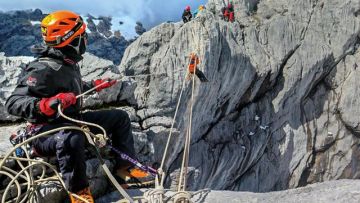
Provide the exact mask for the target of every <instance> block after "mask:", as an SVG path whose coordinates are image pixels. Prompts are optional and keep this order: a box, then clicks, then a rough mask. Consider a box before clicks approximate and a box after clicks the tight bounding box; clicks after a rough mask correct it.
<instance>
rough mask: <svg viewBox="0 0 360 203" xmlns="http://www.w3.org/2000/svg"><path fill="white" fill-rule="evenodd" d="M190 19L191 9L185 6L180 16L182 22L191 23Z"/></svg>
mask: <svg viewBox="0 0 360 203" xmlns="http://www.w3.org/2000/svg"><path fill="white" fill-rule="evenodd" d="M191 18H192V14H191V8H190V6H186V7H185V10H184V12H183V14H182V19H183V22H184V23H187V22H189V21H191Z"/></svg>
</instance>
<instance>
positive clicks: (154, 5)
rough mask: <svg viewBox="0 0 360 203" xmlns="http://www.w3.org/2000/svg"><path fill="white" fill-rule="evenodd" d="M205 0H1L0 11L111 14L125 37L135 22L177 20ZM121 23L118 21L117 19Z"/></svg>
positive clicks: (146, 24)
mask: <svg viewBox="0 0 360 203" xmlns="http://www.w3.org/2000/svg"><path fill="white" fill-rule="evenodd" d="M206 2H207V0H0V10H1V11H9V10H24V9H35V8H40V9H41V10H42V11H43V12H45V13H48V12H51V11H55V10H64V9H65V10H72V11H74V12H76V13H80V14H81V15H86V14H88V13H90V14H91V15H93V16H99V15H103V16H112V17H113V18H114V20H113V25H114V27H115V28H116V29H119V28H120V31H121V33H122V34H123V35H124V36H125V37H128V38H129V37H132V36H134V35H135V31H134V27H135V23H136V21H140V22H142V23H143V25H144V27H145V28H147V29H149V28H151V27H153V26H155V25H157V24H160V23H162V22H165V21H180V20H181V14H182V11H183V9H184V8H185V6H186V5H190V6H191V10H195V9H196V8H197V7H198V6H199V5H201V4H206ZM120 20H121V21H123V22H124V24H123V25H120V24H118V21H120Z"/></svg>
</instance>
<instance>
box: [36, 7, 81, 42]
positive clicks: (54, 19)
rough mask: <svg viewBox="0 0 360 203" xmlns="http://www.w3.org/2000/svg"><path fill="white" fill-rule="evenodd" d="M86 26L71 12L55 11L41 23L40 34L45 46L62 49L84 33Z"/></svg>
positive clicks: (78, 16) (79, 17)
mask: <svg viewBox="0 0 360 203" xmlns="http://www.w3.org/2000/svg"><path fill="white" fill-rule="evenodd" d="M85 30H86V24H85V23H84V21H83V19H82V18H81V16H80V15H78V14H76V13H73V12H71V11H65V10H63V11H55V12H53V13H50V14H49V15H47V16H46V17H45V18H44V19H43V20H42V21H41V33H42V36H43V39H44V42H45V44H46V45H48V46H51V47H56V48H60V47H64V46H66V45H68V44H69V43H70V42H71V41H73V40H74V39H75V38H76V37H78V36H81V35H82V34H84V33H85Z"/></svg>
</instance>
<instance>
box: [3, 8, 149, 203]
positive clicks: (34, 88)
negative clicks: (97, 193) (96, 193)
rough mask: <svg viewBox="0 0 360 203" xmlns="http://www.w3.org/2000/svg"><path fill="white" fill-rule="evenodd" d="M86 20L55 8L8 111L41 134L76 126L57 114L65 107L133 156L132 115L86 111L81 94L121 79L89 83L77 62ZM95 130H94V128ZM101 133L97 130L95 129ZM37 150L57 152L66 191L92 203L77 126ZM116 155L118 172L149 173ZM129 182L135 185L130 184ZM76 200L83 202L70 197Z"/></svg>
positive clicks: (137, 176) (44, 22) (83, 47)
mask: <svg viewBox="0 0 360 203" xmlns="http://www.w3.org/2000/svg"><path fill="white" fill-rule="evenodd" d="M85 30H86V24H85V22H84V21H83V19H82V18H81V16H79V15H78V14H76V13H73V12H71V11H56V12H53V13H50V14H49V15H48V16H46V17H45V18H44V19H43V20H42V22H41V33H42V37H43V40H44V43H45V45H41V46H38V47H36V49H34V50H36V51H37V54H38V57H37V58H36V59H35V60H34V61H32V62H30V63H29V64H28V65H27V66H26V68H25V76H24V77H23V78H22V79H20V80H19V83H18V85H17V87H16V88H15V90H14V92H13V93H12V95H10V97H8V98H7V101H6V104H5V106H6V109H7V111H8V112H9V114H12V115H15V116H19V117H22V118H24V119H25V120H27V121H28V122H30V123H31V125H33V126H38V127H39V128H40V129H39V131H38V132H37V133H40V132H45V131H49V130H51V129H55V128H59V127H64V126H76V124H75V123H72V122H70V121H66V120H64V119H63V118H62V117H59V116H58V112H57V109H58V108H57V107H58V105H61V107H62V108H63V112H64V114H65V115H67V116H71V117H73V118H77V119H81V120H83V121H87V122H92V123H96V124H98V125H100V126H102V127H103V128H104V129H105V130H106V131H107V134H108V135H111V136H110V139H111V141H112V145H113V147H114V148H117V149H119V150H121V151H123V152H125V153H127V155H129V156H132V157H134V156H135V149H134V140H133V136H132V131H131V123H130V118H129V115H128V114H127V113H126V112H125V111H122V110H117V109H108V110H99V111H89V112H81V106H82V100H80V99H77V98H76V95H79V94H81V93H83V92H84V91H86V90H89V89H91V88H94V87H97V88H96V91H98V92H99V91H101V90H102V89H105V88H108V87H111V86H112V85H114V84H115V83H116V80H109V79H95V80H93V81H91V82H84V81H83V80H82V78H81V74H80V67H79V65H78V62H79V61H81V60H82V59H83V57H82V55H83V54H84V53H85V50H86V45H87V33H86V31H85ZM90 130H94V129H92V128H90ZM95 133H96V132H95ZM31 145H32V148H33V149H35V151H36V154H38V155H40V156H44V157H50V156H56V158H57V160H58V162H59V169H60V172H61V176H62V179H63V181H64V183H65V186H66V189H67V190H69V191H70V193H71V194H76V195H78V196H80V197H81V198H83V199H86V200H87V201H88V202H89V203H93V202H94V200H93V197H92V195H91V192H90V189H89V181H88V177H87V175H86V163H85V161H86V159H85V147H86V138H85V136H84V134H83V133H80V132H78V131H75V130H67V131H62V132H61V131H60V132H58V133H54V134H51V135H48V136H46V137H40V138H38V139H35V140H34V141H32V143H31ZM115 159H116V163H115V164H116V166H115V170H116V173H117V174H118V176H119V177H125V176H126V177H128V179H132V180H134V179H136V180H137V181H140V180H142V178H146V177H149V176H150V174H148V173H147V172H145V171H143V170H141V169H139V168H137V167H135V166H133V165H131V164H130V163H129V162H126V161H124V160H122V159H121V158H120V157H117V158H115ZM123 180H124V184H130V182H126V180H125V179H123ZM70 199H71V202H72V203H83V201H81V200H79V199H78V198H75V196H74V195H70Z"/></svg>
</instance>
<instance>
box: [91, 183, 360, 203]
mask: <svg viewBox="0 0 360 203" xmlns="http://www.w3.org/2000/svg"><path fill="white" fill-rule="evenodd" d="M359 187H360V181H359V180H336V181H327V182H324V183H316V184H312V185H309V186H306V187H301V188H297V189H290V190H284V191H278V192H268V193H253V192H233V191H221V190H200V191H196V192H190V193H192V194H194V195H193V196H192V198H191V200H192V201H193V202H194V203H202V202H209V203H222V202H229V203H238V202H249V203H258V202H267V203H279V202H284V203H305V202H309V203H328V202H338V203H357V202H358V201H359V199H360V192H359V189H358V188H359ZM145 191H146V189H141V190H128V191H127V192H128V193H129V194H130V195H131V196H133V197H138V196H142V194H143V193H144V192H145ZM174 194H175V193H174V192H171V191H168V192H166V193H165V195H166V196H167V197H173V196H174ZM120 199H121V198H120V196H119V193H118V192H113V193H110V194H109V195H106V196H104V197H101V198H99V199H97V200H96V202H98V203H108V202H117V201H118V200H120Z"/></svg>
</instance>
